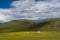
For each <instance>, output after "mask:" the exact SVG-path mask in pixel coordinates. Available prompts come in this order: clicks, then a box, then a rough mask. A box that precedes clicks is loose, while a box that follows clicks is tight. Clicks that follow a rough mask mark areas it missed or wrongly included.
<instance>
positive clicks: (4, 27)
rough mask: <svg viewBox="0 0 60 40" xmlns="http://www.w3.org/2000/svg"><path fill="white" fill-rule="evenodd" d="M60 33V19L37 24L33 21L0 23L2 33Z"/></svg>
mask: <svg viewBox="0 0 60 40" xmlns="http://www.w3.org/2000/svg"><path fill="white" fill-rule="evenodd" d="M38 30H40V31H60V18H54V19H46V20H43V21H38V22H35V21H33V20H26V19H24V20H14V21H10V22H6V23H0V32H18V31H38Z"/></svg>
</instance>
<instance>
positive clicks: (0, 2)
mask: <svg viewBox="0 0 60 40" xmlns="http://www.w3.org/2000/svg"><path fill="white" fill-rule="evenodd" d="M13 1H16V0H0V8H12V6H11V5H10V4H11V3H12V2H13ZM35 1H36V2H37V1H40V0H35ZM42 1H43V0H42Z"/></svg>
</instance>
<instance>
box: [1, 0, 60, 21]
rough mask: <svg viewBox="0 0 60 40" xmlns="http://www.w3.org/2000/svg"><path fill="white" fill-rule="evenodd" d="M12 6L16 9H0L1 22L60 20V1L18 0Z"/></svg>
mask: <svg viewBox="0 0 60 40" xmlns="http://www.w3.org/2000/svg"><path fill="white" fill-rule="evenodd" d="M11 5H12V6H13V7H14V8H9V9H1V8H0V21H3V22H7V21H11V20H18V19H29V20H38V19H46V18H58V17H59V18H60V0H44V1H42V0H41V1H38V2H36V1H35V0H17V1H14V2H13V3H11Z"/></svg>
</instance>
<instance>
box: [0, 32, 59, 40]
mask: <svg viewBox="0 0 60 40" xmlns="http://www.w3.org/2000/svg"><path fill="white" fill-rule="evenodd" d="M0 40H60V32H40V33H36V32H12V33H0Z"/></svg>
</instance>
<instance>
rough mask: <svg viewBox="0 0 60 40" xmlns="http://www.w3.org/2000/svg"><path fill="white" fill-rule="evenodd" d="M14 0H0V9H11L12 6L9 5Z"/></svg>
mask: <svg viewBox="0 0 60 40" xmlns="http://www.w3.org/2000/svg"><path fill="white" fill-rule="evenodd" d="M13 1H15V0H0V8H11V7H12V6H11V5H10V3H12V2H13Z"/></svg>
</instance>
